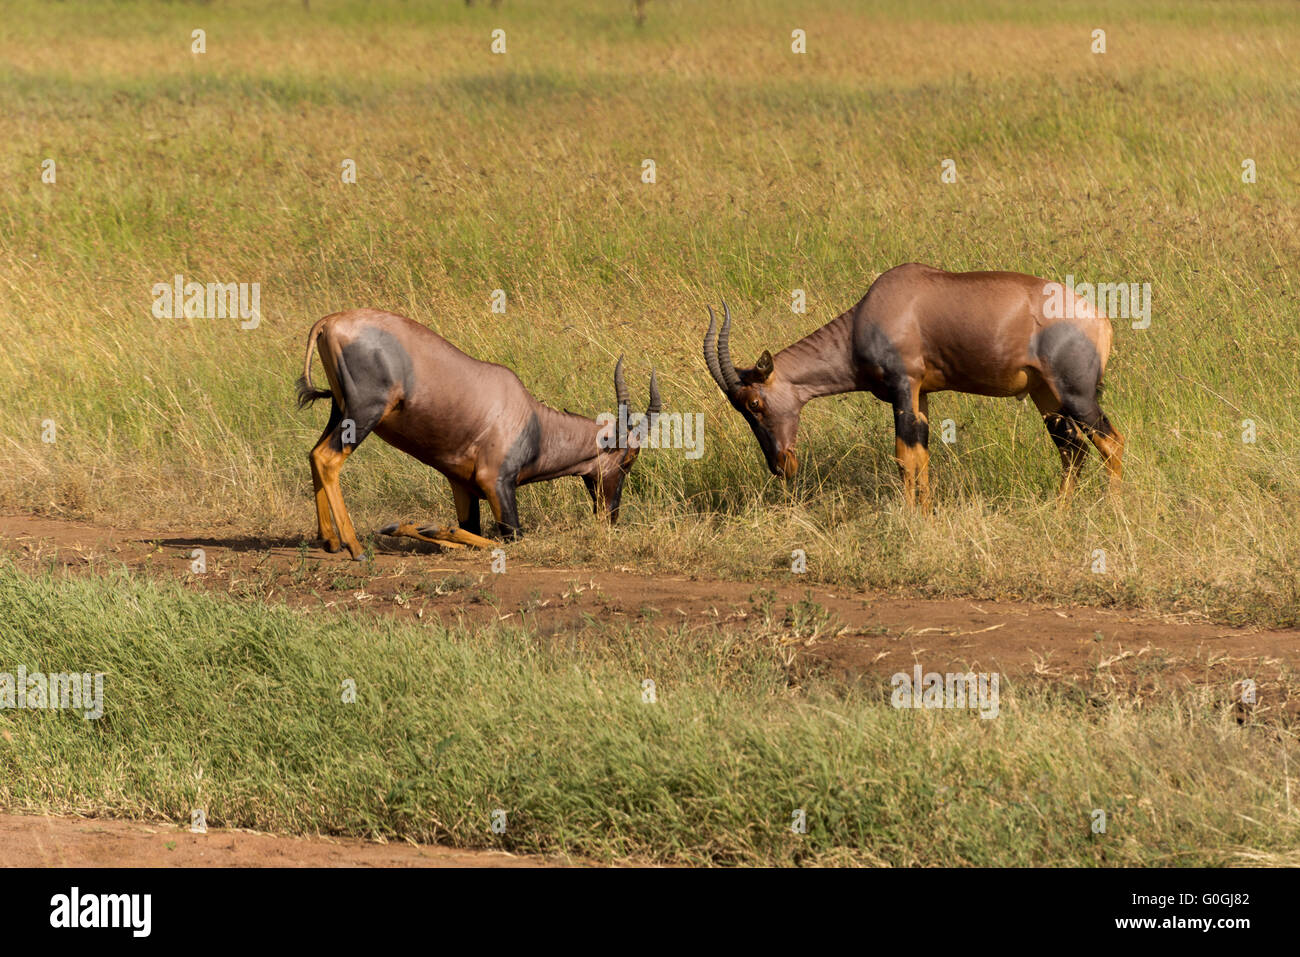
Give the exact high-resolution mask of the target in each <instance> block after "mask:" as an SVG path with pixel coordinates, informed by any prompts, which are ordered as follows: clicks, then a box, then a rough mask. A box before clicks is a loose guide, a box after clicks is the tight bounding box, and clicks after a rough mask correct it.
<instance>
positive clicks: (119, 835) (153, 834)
mask: <svg viewBox="0 0 1300 957" xmlns="http://www.w3.org/2000/svg"><path fill="white" fill-rule="evenodd" d="M563 863H567V862H565V861H560V860H553V859H550V858H542V857H519V856H516V855H514V854H507V853H505V852H503V851H462V850H457V849H455V848H449V847H432V846H429V845H416V844H376V843H372V842H370V841H361V840H356V839H352V838H319V837H317V838H307V837H282V836H279V835H273V834H260V833H257V832H254V831H228V830H219V829H216V828H210V829H209V830H208V831H207V833H205V834H192V833H190V832H189V831H188V830H184V829H182V828H179V827H177V826H176V825H174V824H144V823H141V822H138V821H111V820H105V819H100V818H95V819H90V818H68V817H44V816H36V815H28V814H0V867H543V866H554V865H556V864H563Z"/></svg>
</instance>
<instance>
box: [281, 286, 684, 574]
mask: <svg viewBox="0 0 1300 957" xmlns="http://www.w3.org/2000/svg"><path fill="white" fill-rule="evenodd" d="M313 347H317V348H318V350H319V352H320V358H321V364H322V365H323V366H324V367H325V376H326V378H328V379H329V385H330V387H329V388H328V389H317V388H314V387H313V386H312V382H311V357H312V348H313ZM614 392H615V396H616V398H617V401H618V405H619V410H618V411H619V413H620V415H619V418H618V422H619V423H625V422H627V414H626V413H627V406H628V392H627V385H626V384H625V383H624V381H623V360H622V359H621V358H620V359H619V360H618V364H617V365H616V366H615V367H614ZM324 398H330V399H332V400H333V404H332V405H331V407H330V417H329V422H328V424H327V425H326V426H325V431H324V432H323V433H322V434H321V437H320V440H319V441H318V442H317V443H316V447H315V448H313V449H312V450H311V455H310V456H309V458H310V460H311V476H312V483H313V485H314V486H315V489H316V524H317V528H318V530H319V532H320V537H321V538H322V539H323V540H324V542H325V548H326V549H327V550H328V551H331V552H337V551H338V550H339V549H340V548H341V547H343V546H346V547H347V550H348V551H349V552H350V553H351V554H352V557H353V558H354V559H357V558H361V557H362V551H361V544H360V542H358V541H357V535H356V532H355V530H354V529H353V527H352V520H351V519H350V518H349V517H348V512H347V509H346V508H345V507H344V505H343V493H342V492H341V491H340V489H339V470H340V469H341V468H342V467H343V462H344V461H345V460H346V459H347V457H348V456H349V455H350V454H352V451H353V449H355V448H356V447H357V446H358V445H360V444H361V442H362V441H363V440H364V439H365V437H366V436H367V435H369V434H370V433H371V432H374V433H375V434H376V435H378V436H379V437H380V438H381V439H383V440H384V441H385V442H387V443H388V444H389V445H392V446H394V447H396V448H399V449H401V450H402V451H403V452H405V453H407V454H408V455H412V456H414V457H415V458H417V459H419V460H420V461H421V462H423V463H424V464H426V465H430V466H432V467H433V468H435V469H437V470H438V471H439V472H441V473H442V474H443V475H445V476H446V477H447V481H448V482H450V483H451V492H452V497H453V498H454V499H455V501H456V518H457V521H458V522H459V524H460V528H461V530H462V531H463V532H469V533H470V535H469V536H464V535H463V534H462V535H461V536H460V540H462V541H469V542H470V543H472V544H480V545H481V544H484V541H483V539H481V538H479V531H480V528H479V500H480V499H487V502H488V505H489V506H490V507H491V509H492V516H493V517H494V518H495V519H496V523H497V527H498V528H499V529H500V530H501V532H502V533H503V535H505V536H507V537H510V538H514V537H516V536H518V534H519V512H518V509H517V508H516V505H515V489H516V488H517V487H518V486H520V485H526V484H528V483H529V482H541V481H545V480H548V479H554V478H559V477H560V476H563V475H577V476H579V477H581V478H582V481H583V483H584V484H585V485H586V486H587V492H588V493H589V494H590V495H591V499H592V505H593V509H594V510H595V511H596V513H597V514H599V513H600V510H601V508H602V506H603V508H604V511H605V515H606V517H607V518H608V519H609V521H610V522H611V523H612V522H615V521H617V520H618V510H619V503H620V501H621V499H622V494H623V481H624V479H626V478H627V476H628V473H629V472H631V471H632V464H633V463H634V462H635V461H636V457H637V453H638V452H639V451H640V447H641V445H642V437H641V435H640V430H637V429H634V430H632V431H630V432H628V431H624V432H623V434H621V435H615V431H616V425H615V423H613V422H610V423H608V424H607V425H604V426H602V425H600V424H598V423H596V422H594V421H592V420H591V419H586V418H583V417H582V416H580V415H574V414H572V413H568V412H557V411H556V410H555V409H551V408H548V407H547V406H545V405H543V404H542V403H540V402H538V401H537V400H536V399H534V398H533V397H532V396H531V395H529V393H528V390H527V389H525V388H524V385H523V383H522V382H520V381H519V377H518V376H517V375H515V374H514V373H513V372H511V371H510V370H509V369H507V368H505V367H504V366H499V365H496V364H494V363H491V362H480V361H479V360H478V359H474V358H471V357H470V356H467V355H466V354H465V353H463V352H461V351H460V350H459V349H457V348H456V347H455V346H453V345H452V344H451V343H450V342H448V341H447V340H446V339H444V338H442V336H440V335H438V334H437V333H436V332H434V331H433V330H431V329H429V328H427V327H425V326H422V325H420V324H419V323H418V322H413V321H411V320H410V319H407V318H405V317H404V316H398V315H394V314H393V313H391V312H380V311H378V310H374V309H354V310H352V311H350V312H336V313H334V314H333V315H330V316H326V317H325V318H324V319H321V320H320V321H319V322H317V323H316V324H315V325H313V326H312V327H311V332H310V333H308V335H307V355H306V358H305V359H304V362H303V374H302V378H300V379H299V380H298V407H299V408H303V407H304V406H307V405H310V404H311V403H312V402H314V401H315V400H316V399H324ZM660 405H661V404H660V401H659V385H658V382H657V380H656V379H655V375H654V372H653V371H651V373H650V407H649V409H648V410H647V412H646V415H647V417H648V419H649V420H650V422H651V423H653V421H654V417H655V416H657V415H658V414H659V411H660ZM617 428H623V427H622V426H621V425H619V426H617ZM331 513H332V515H333V521H332V522H331ZM335 526H337V528H338V534H337V535H336V534H335V531H334V528H335ZM399 528H400V530H401V532H400V533H402V534H410V531H409V528H410V526H405V525H403V526H400V527H399V526H389V527H388V528H386V529H384V530H383V531H384V532H385V533H390V532H392V531H393V530H394V529H399ZM415 537H417V538H420V537H426V536H422V535H418V534H417V535H415Z"/></svg>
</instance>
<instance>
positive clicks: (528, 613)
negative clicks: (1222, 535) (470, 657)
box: [0, 514, 1300, 714]
mask: <svg viewBox="0 0 1300 957" xmlns="http://www.w3.org/2000/svg"><path fill="white" fill-rule="evenodd" d="M383 541H385V542H386V543H388V544H389V545H390V546H391V547H386V548H383V549H381V550H380V551H379V553H378V554H377V555H376V556H375V560H374V562H373V563H358V562H351V561H349V560H347V559H346V558H345V557H342V556H339V555H330V554H327V553H326V552H324V551H322V550H321V549H318V548H309V549H304V548H303V547H302V543H301V542H299V541H288V540H273V539H266V538H258V537H249V536H239V535H237V534H235V535H224V534H217V535H213V534H208V533H204V532H194V533H188V534H187V533H179V532H175V531H170V532H169V531H152V530H148V529H122V528H110V527H106V526H100V525H93V524H87V523H80V522H71V521H64V520H60V519H50V518H44V517H38V516H31V515H12V514H11V515H0V548H3V549H4V550H6V551H8V552H10V553H11V554H13V555H14V556H15V557H16V558H18V560H19V561H20V562H21V563H23V564H25V565H28V566H32V567H37V566H42V565H44V566H49V565H51V564H52V565H55V566H61V567H64V568H67V569H69V570H72V571H78V572H87V573H94V572H95V571H96V570H99V569H104V568H107V567H110V566H113V565H123V564H124V565H126V566H127V567H129V568H131V569H132V570H134V571H137V572H144V573H149V574H154V575H158V576H171V577H176V578H180V579H183V580H185V581H186V582H187V583H188V584H189V585H191V586H192V587H195V588H203V589H208V590H213V591H220V592H224V593H229V594H232V595H235V596H238V597H241V598H254V599H258V600H262V601H284V602H287V603H289V604H291V605H295V606H299V607H316V608H322V609H329V610H331V611H332V612H334V613H344V614H354V613H366V614H372V613H379V614H390V615H395V616H398V617H404V616H411V617H419V618H424V617H426V616H429V615H433V616H436V617H438V618H440V619H442V620H446V621H449V622H455V621H465V622H467V623H472V624H481V623H486V622H494V621H507V622H517V623H524V624H527V625H528V626H529V627H531V628H535V629H537V630H538V631H540V632H543V633H554V632H557V631H563V630H570V629H581V628H584V627H586V626H587V625H588V624H589V623H590V622H591V620H592V619H597V620H599V621H601V622H602V623H605V624H607V623H609V622H610V621H624V622H629V623H639V624H641V625H644V626H647V627H656V628H663V627H674V628H676V627H680V626H681V625H683V624H684V625H686V626H688V627H690V628H715V627H716V628H738V629H751V630H755V631H758V630H765V631H767V632H769V633H776V634H777V635H778V636H784V640H786V641H787V642H788V643H789V645H790V647H791V649H792V652H793V654H794V655H795V657H796V658H801V659H803V660H804V661H805V662H808V663H815V664H819V665H823V666H825V667H827V668H829V669H830V671H831V672H833V673H834V674H836V675H838V676H841V677H843V678H846V679H849V680H852V679H855V678H858V677H860V676H863V675H878V676H886V677H887V676H889V675H891V674H894V673H895V672H898V671H909V672H910V671H911V669H912V668H913V666H914V665H915V664H920V665H922V667H923V668H924V669H925V670H926V671H938V672H945V671H958V670H962V671H965V670H972V671H997V672H999V673H1001V674H1003V675H1004V676H1007V677H1010V678H1015V677H1017V676H1020V677H1033V678H1042V679H1047V680H1057V681H1065V682H1071V683H1077V684H1081V685H1086V686H1088V687H1089V688H1090V689H1093V690H1095V689H1096V688H1097V687H1098V685H1100V686H1103V687H1104V686H1107V685H1113V686H1116V687H1121V686H1122V687H1124V688H1126V689H1127V690H1129V691H1133V692H1138V693H1140V692H1141V691H1142V689H1144V688H1154V687H1155V686H1156V685H1157V684H1158V683H1159V684H1161V685H1162V686H1165V685H1167V684H1168V681H1169V679H1171V678H1172V679H1175V680H1177V681H1185V682H1189V683H1192V684H1199V685H1213V686H1215V687H1217V688H1221V689H1223V691H1224V697H1225V699H1226V698H1227V697H1230V696H1231V693H1232V692H1231V689H1232V684H1233V682H1235V681H1238V680H1240V679H1242V678H1252V679H1254V680H1255V681H1256V683H1257V686H1258V689H1259V692H1260V710H1261V711H1263V710H1268V711H1273V712H1274V713H1277V712H1282V713H1290V714H1297V713H1300V681H1297V680H1296V678H1295V676H1296V675H1297V673H1300V632H1297V631H1293V630H1282V631H1278V630H1264V629H1251V628H1233V627H1229V626H1225V625H1217V624H1214V623H1212V622H1207V621H1197V620H1190V619H1188V618H1186V617H1182V616H1163V617H1162V616H1155V615H1150V614H1139V613H1135V612H1128V611H1120V610H1113V609H1102V608H1088V607H1070V606H1062V607H1051V606H1047V605H1039V604H1029V603H1018V602H999V601H973V600H965V599H950V600H930V599H918V598H908V597H900V596H896V595H885V594H878V593H869V592H862V591H852V590H847V589H843V588H835V587H827V586H823V585H816V584H813V585H808V584H804V583H801V582H799V581H798V580H797V577H796V576H793V575H789V576H784V577H783V578H782V579H780V580H772V581H767V582H760V583H753V582H731V581H710V580H706V579H703V578H698V577H690V578H687V577H668V576H656V575H649V574H646V573H645V572H644V571H640V570H637V569H632V568H616V569H612V570H608V569H602V570H592V569H587V568H576V569H568V568H554V567H536V566H528V565H524V564H522V563H520V562H519V561H517V560H515V559H511V560H510V562H509V566H508V568H509V571H508V573H507V574H503V575H496V574H493V573H492V572H491V569H490V564H491V557H490V555H488V554H487V553H485V552H482V551H477V550H473V549H464V550H455V551H442V550H439V549H438V548H437V547H436V546H431V545H422V544H419V543H414V542H409V540H405V539H385V540H383ZM195 549H202V550H203V552H204V560H205V562H206V572H205V573H203V574H194V573H193V572H192V571H191V567H190V566H191V562H192V560H193V559H192V557H191V556H192V553H193V551H194V550H195ZM815 626H816V627H815ZM1266 690H1271V691H1272V693H1271V694H1265V693H1264V692H1265V691H1266Z"/></svg>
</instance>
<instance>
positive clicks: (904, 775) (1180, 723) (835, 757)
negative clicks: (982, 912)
mask: <svg viewBox="0 0 1300 957" xmlns="http://www.w3.org/2000/svg"><path fill="white" fill-rule="evenodd" d="M0 649H3V653H2V655H0V671H4V672H7V673H10V674H13V673H15V672H16V671H17V668H18V666H19V665H24V666H25V667H26V668H27V669H28V671H29V672H30V671H37V670H41V671H44V672H60V671H63V672H73V671H75V672H103V673H104V674H105V678H104V702H103V707H104V715H103V717H102V718H100V719H99V720H97V721H87V720H85V719H84V718H83V717H82V716H81V714H80V713H72V712H64V711H34V710H28V711H17V710H14V711H7V710H6V711H0V738H2V739H3V742H4V744H3V747H0V806H3V807H5V808H6V809H9V810H15V809H17V810H28V811H33V812H51V813H76V814H84V815H92V816H96V815H106V816H115V817H128V818H144V819H157V818H159V817H162V818H167V819H172V820H174V821H176V822H178V823H182V824H184V823H187V822H189V821H190V820H191V813H192V811H194V810H196V809H199V810H202V811H203V812H204V816H205V818H206V821H207V823H208V824H209V825H210V826H223V827H245V828H255V829H258V830H267V831H276V832H287V833H308V834H311V833H326V834H341V835H354V836H365V837H372V838H384V839H389V840H399V839H400V840H417V841H437V842H440V843H446V844H451V845H456V846H461V847H499V848H506V849H510V850H515V851H542V852H552V853H559V854H567V855H573V856H576V857H579V858H585V859H596V860H615V859H629V858H630V859H633V860H640V861H646V862H662V863H678V864H792V863H804V864H815V863H822V864H827V863H833V864H877V865H882V864H893V865H954V864H971V865H1041V864H1055V865H1084V866H1091V865H1122V864H1128V865H1137V864H1160V865H1171V864H1177V865H1181V864H1186V865H1193V864H1205V865H1210V864H1233V863H1247V862H1250V863H1261V862H1263V863H1285V862H1288V861H1289V862H1290V863H1293V864H1294V863H1295V856H1294V849H1295V847H1296V842H1297V840H1300V815H1297V813H1296V810H1295V809H1294V808H1293V807H1291V806H1290V804H1289V800H1290V798H1289V793H1290V791H1289V788H1290V774H1291V773H1293V771H1292V770H1291V769H1294V768H1295V767H1296V764H1297V758H1298V757H1300V755H1297V753H1296V748H1295V742H1294V739H1293V737H1291V736H1289V735H1288V736H1286V737H1284V738H1282V739H1280V740H1279V738H1278V737H1277V735H1276V734H1275V733H1274V732H1273V731H1272V730H1270V729H1268V728H1255V727H1250V726H1247V727H1238V726H1237V724H1236V723H1235V721H1234V719H1233V717H1232V713H1231V709H1225V708H1223V707H1222V706H1221V705H1216V704H1215V703H1214V702H1213V701H1212V700H1211V696H1209V695H1205V696H1201V695H1191V696H1178V695H1167V696H1163V697H1161V698H1160V699H1159V700H1158V701H1156V702H1155V703H1148V704H1147V706H1146V707H1145V708H1138V707H1135V706H1133V705H1131V704H1127V705H1126V704H1123V703H1120V702H1119V701H1117V700H1114V699H1110V700H1104V699H1096V700H1093V701H1091V702H1089V700H1088V699H1087V698H1086V697H1085V696H1083V695H1077V696H1076V695H1072V694H1069V693H1064V692H1061V691H1054V692H1053V691H1045V690H1042V689H1038V688H1035V687H1034V686H1033V685H1032V683H1030V684H1026V685H1024V686H1023V687H1022V686H1019V685H1017V686H1014V687H1009V686H1008V684H1007V683H1006V682H1005V681H1004V682H1003V684H1002V695H1001V702H1000V714H999V716H998V717H996V718H993V719H990V720H986V719H981V718H979V717H977V715H976V713H975V712H970V711H951V712H936V711H896V710H894V709H893V708H891V707H890V706H889V704H888V689H887V688H879V687H876V686H872V685H865V686H857V687H855V688H844V687H839V686H836V685H833V684H830V683H828V682H827V681H826V680H825V679H822V678H819V677H817V676H816V675H809V674H805V673H799V672H792V671H791V670H790V669H789V668H788V666H787V663H786V659H785V658H784V656H783V655H782V654H781V653H780V650H779V649H778V648H777V647H776V646H775V645H773V644H771V643H768V642H766V641H763V640H759V639H758V638H757V637H756V636H754V635H732V636H727V635H723V634H719V633H706V634H685V633H672V632H669V633H664V632H661V631H658V630H655V631H650V630H646V631H641V630H636V629H632V630H625V629H619V628H602V627H595V628H592V629H587V630H584V631H581V632H562V633H558V634H556V635H553V636H549V637H542V636H539V635H538V634H537V633H535V632H530V631H526V630H524V629H520V628H507V627H499V628H488V629H481V630H477V631H473V632H471V631H469V630H468V629H459V628H451V629H447V628H444V627H442V626H440V625H433V624H428V625H420V624H405V623H401V624H399V623H397V622H395V621H394V620H392V619H376V620H373V621H368V620H365V619H364V618H353V619H351V620H348V619H344V618H341V617H333V616H330V617H324V618H320V617H312V616H309V615H307V614H304V613H302V612H296V611H292V610H289V609H286V608H284V607H283V606H269V605H260V604H254V603H246V604H241V603H236V602H234V601H232V600H231V599H229V598H226V597H222V596H210V595H206V594H200V593H194V592H192V591H188V590H186V589H185V588H184V587H183V586H182V585H180V584H179V583H175V582H157V581H148V580H142V579H135V578H131V577H129V576H127V575H125V574H108V575H106V576H104V577H90V576H83V577H77V578H64V577H61V576H55V575H52V574H44V575H37V576H30V575H28V574H25V573H22V572H19V571H17V570H16V569H15V568H14V566H13V565H12V563H7V562H6V563H4V564H0ZM646 678H650V679H652V680H653V681H654V682H655V691H656V696H657V700H656V701H655V702H654V703H646V702H645V701H643V696H642V682H643V681H644V680H645V679H646ZM347 679H351V680H353V681H354V682H355V688H356V700H355V702H353V703H345V702H344V700H343V692H344V682H345V680H347ZM498 810H501V811H504V812H505V815H506V817H505V822H506V827H505V831H504V832H503V833H495V832H494V831H493V830H492V827H491V824H492V819H493V815H494V813H495V812H496V811H498ZM797 810H803V811H804V812H805V814H806V820H807V833H806V834H796V833H794V831H793V830H792V828H791V825H792V823H793V821H794V817H793V815H794V812H795V811H797ZM1095 810H1103V811H1105V812H1106V829H1105V832H1104V833H1101V834H1095V833H1093V830H1092V822H1093V820H1094V813H1093V812H1094V811H1095ZM7 863H21V862H15V861H10V862H7Z"/></svg>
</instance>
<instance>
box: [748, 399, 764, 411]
mask: <svg viewBox="0 0 1300 957" xmlns="http://www.w3.org/2000/svg"><path fill="white" fill-rule="evenodd" d="M761 408H762V404H761V403H760V402H759V401H758V400H757V399H750V400H749V411H750V412H757V411H759V410H760V409H761Z"/></svg>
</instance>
